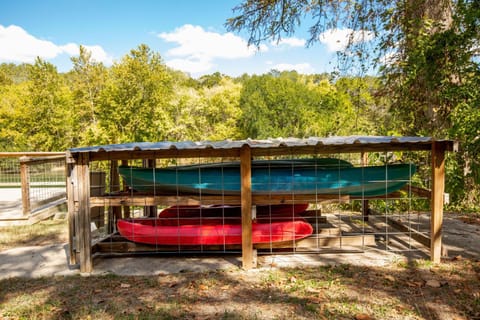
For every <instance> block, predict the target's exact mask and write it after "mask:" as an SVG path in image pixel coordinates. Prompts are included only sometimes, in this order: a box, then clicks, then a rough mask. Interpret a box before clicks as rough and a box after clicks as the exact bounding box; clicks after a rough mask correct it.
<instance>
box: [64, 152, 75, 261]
mask: <svg viewBox="0 0 480 320" xmlns="http://www.w3.org/2000/svg"><path fill="white" fill-rule="evenodd" d="M66 163H67V166H66V176H67V206H68V215H67V221H68V255H69V262H70V265H75V264H77V263H78V262H77V253H76V251H77V250H76V243H75V239H76V238H77V234H76V233H75V216H76V213H75V211H76V210H77V208H76V207H75V203H77V201H78V199H76V198H75V195H76V192H75V186H76V185H77V184H76V181H78V178H77V174H76V165H75V159H74V158H73V157H72V155H71V154H70V153H67V156H66Z"/></svg>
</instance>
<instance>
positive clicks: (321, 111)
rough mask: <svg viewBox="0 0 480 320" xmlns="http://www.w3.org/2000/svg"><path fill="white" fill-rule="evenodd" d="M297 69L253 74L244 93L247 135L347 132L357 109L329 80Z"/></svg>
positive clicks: (242, 103) (243, 120)
mask: <svg viewBox="0 0 480 320" xmlns="http://www.w3.org/2000/svg"><path fill="white" fill-rule="evenodd" d="M312 79H313V78H309V77H307V76H300V75H298V74H297V73H296V72H282V73H279V72H276V71H272V72H271V73H270V74H266V75H262V76H252V77H251V78H249V79H247V80H245V81H244V82H243V88H242V93H241V96H240V106H241V108H242V117H241V118H240V120H239V127H240V130H241V131H242V133H243V135H244V137H245V138H246V137H250V138H268V137H290V136H294V137H307V136H328V135H335V134H342V132H346V131H348V130H345V128H346V127H348V123H349V121H347V119H348V118H349V117H351V115H352V113H353V109H352V106H351V104H350V103H349V101H348V97H346V95H342V94H340V93H339V92H337V90H336V89H335V86H334V85H332V84H330V83H329V82H328V80H325V79H324V80H321V81H318V82H316V83H315V82H313V81H312Z"/></svg>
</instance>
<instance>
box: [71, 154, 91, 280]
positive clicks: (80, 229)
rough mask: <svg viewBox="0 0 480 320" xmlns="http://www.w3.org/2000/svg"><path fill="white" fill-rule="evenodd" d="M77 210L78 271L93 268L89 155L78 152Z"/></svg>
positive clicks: (86, 270) (89, 270) (86, 271)
mask: <svg viewBox="0 0 480 320" xmlns="http://www.w3.org/2000/svg"><path fill="white" fill-rule="evenodd" d="M77 161H78V163H77V178H78V181H77V183H78V211H77V216H76V219H75V221H76V226H75V227H76V235H77V238H78V241H77V244H78V247H77V251H79V252H80V272H82V273H90V272H92V270H93V261H92V248H91V247H92V235H91V229H90V228H91V227H90V222H91V220H90V173H89V167H88V165H89V157H88V154H86V153H80V154H79V157H78V159H77Z"/></svg>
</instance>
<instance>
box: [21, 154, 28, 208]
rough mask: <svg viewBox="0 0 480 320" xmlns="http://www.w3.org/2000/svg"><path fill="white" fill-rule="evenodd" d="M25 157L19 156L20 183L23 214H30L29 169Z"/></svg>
mask: <svg viewBox="0 0 480 320" xmlns="http://www.w3.org/2000/svg"><path fill="white" fill-rule="evenodd" d="M28 159H29V158H27V157H22V158H20V180H21V185H22V209H23V216H28V215H29V214H30V209H31V208H30V170H29V165H28Z"/></svg>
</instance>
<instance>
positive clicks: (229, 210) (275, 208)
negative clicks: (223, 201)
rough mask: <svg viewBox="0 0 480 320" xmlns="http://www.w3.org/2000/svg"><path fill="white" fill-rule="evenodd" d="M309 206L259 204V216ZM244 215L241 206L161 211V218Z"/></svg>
mask: <svg viewBox="0 0 480 320" xmlns="http://www.w3.org/2000/svg"><path fill="white" fill-rule="evenodd" d="M307 208H308V203H296V204H272V205H265V206H257V216H270V215H271V216H276V215H280V216H287V215H297V214H299V213H301V212H303V211H305V210H307ZM241 215H242V209H241V207H240V206H224V205H220V206H216V205H212V206H172V207H169V208H166V209H164V210H162V212H160V215H159V217H161V218H175V217H188V218H195V217H197V218H199V217H222V216H225V217H233V216H238V217H240V216H241Z"/></svg>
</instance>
